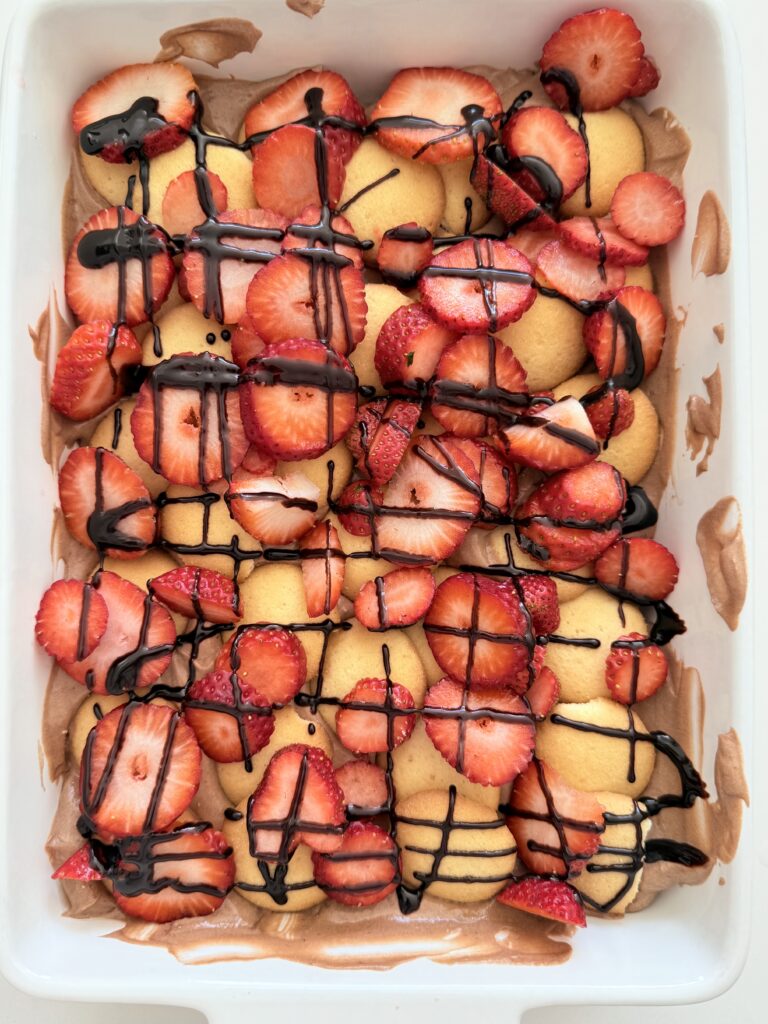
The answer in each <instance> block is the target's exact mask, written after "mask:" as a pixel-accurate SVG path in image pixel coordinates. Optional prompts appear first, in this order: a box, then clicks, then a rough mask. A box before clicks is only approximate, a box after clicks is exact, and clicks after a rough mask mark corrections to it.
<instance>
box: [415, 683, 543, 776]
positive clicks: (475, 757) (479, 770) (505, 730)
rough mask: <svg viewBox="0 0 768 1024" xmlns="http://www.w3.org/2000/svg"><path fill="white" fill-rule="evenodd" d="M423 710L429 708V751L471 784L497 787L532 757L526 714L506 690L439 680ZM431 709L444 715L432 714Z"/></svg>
mask: <svg viewBox="0 0 768 1024" xmlns="http://www.w3.org/2000/svg"><path fill="white" fill-rule="evenodd" d="M424 707H425V708H427V709H430V710H429V711H425V714H424V727H425V729H426V731H427V736H429V738H430V739H431V740H432V743H433V744H434V746H435V749H436V750H438V751H439V752H440V753H441V754H442V756H443V757H444V758H445V760H446V761H447V762H448V764H450V765H451V766H452V767H453V768H455V769H456V771H458V772H461V774H462V775H464V776H466V778H468V779H469V780H470V781H471V782H477V783H479V784H480V785H481V786H502V785H504V784H505V783H507V782H511V781H512V779H514V778H516V777H517V776H518V775H519V774H520V772H521V771H523V770H524V769H525V767H526V765H527V764H528V762H529V761H530V760H531V757H532V756H533V748H534V744H535V732H534V728H533V724H532V722H531V720H530V714H529V712H528V709H527V708H526V706H525V704H524V703H523V701H522V700H521V699H520V698H519V697H516V696H514V694H512V693H510V692H509V691H508V690H485V689H484V690H477V691H474V690H468V689H467V688H465V687H464V686H462V684H461V683H458V682H457V681H456V680H455V679H441V680H440V682H439V683H435V685H434V686H431V687H430V688H429V690H428V691H427V695H426V697H425V699H424ZM435 709H437V710H438V711H440V712H445V714H439V715H437V714H435V713H434V711H435ZM483 711H487V712H488V714H487V715H483V713H482V712H483ZM451 712H453V714H452V713H451Z"/></svg>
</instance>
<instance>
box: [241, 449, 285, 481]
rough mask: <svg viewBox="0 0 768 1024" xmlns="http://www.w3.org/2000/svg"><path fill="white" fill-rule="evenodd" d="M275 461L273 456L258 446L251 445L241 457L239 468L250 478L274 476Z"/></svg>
mask: <svg viewBox="0 0 768 1024" xmlns="http://www.w3.org/2000/svg"><path fill="white" fill-rule="evenodd" d="M276 467H277V459H276V458H275V457H274V455H270V454H269V453H268V452H265V451H262V450H261V448H259V446H258V445H255V444H252V445H251V446H250V447H249V448H248V451H247V452H246V453H245V455H244V456H243V461H242V462H241V463H240V466H239V468H240V469H242V470H243V471H244V472H246V473H250V474H251V476H274V472H275V469H276Z"/></svg>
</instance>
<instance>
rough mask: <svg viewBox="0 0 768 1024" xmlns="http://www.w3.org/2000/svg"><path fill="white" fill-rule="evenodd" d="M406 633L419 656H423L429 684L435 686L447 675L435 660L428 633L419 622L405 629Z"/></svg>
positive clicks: (422, 661) (422, 659)
mask: <svg viewBox="0 0 768 1024" xmlns="http://www.w3.org/2000/svg"><path fill="white" fill-rule="evenodd" d="M405 635H406V636H407V637H408V639H409V640H410V641H411V643H412V644H413V646H414V647H415V648H416V650H417V652H418V655H419V658H421V664H422V665H423V666H424V674H425V675H426V677H427V686H434V684H435V683H439V682H440V680H441V679H442V678H443V677H444V676H445V672H443V670H442V669H441V668H440V666H439V665H438V664H437V662H436V661H435V656H434V655H433V654H432V648H431V647H430V646H429V641H428V640H427V634H426V633H425V632H424V627H423V626H422V624H421V623H420V622H417V623H416V625H414V626H409V627H408V628H407V629H406V630H405Z"/></svg>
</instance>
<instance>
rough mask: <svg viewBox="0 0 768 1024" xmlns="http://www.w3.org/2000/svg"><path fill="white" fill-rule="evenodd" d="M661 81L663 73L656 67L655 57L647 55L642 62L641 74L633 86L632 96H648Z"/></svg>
mask: <svg viewBox="0 0 768 1024" xmlns="http://www.w3.org/2000/svg"><path fill="white" fill-rule="evenodd" d="M660 81H661V72H660V71H659V69H658V68H657V67H656V64H655V62H654V59H653V57H649V56H648V55H647V54H645V55H644V56H643V57H642V58H641V60H640V74H639V75H638V76H637V80H636V82H635V84H634V85H633V86H632V89H631V91H630V94H629V95H630V96H647V95H648V93H649V92H651V90H653V89H655V88H656V86H657V85H658V84H659V82H660Z"/></svg>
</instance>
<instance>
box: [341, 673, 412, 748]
mask: <svg viewBox="0 0 768 1024" xmlns="http://www.w3.org/2000/svg"><path fill="white" fill-rule="evenodd" d="M413 706H414V704H413V697H412V696H411V692H410V690H408V689H407V688H406V687H405V686H401V685H400V683H393V682H390V681H389V680H387V679H361V680H360V681H359V682H358V683H356V684H355V686H354V688H353V689H352V690H350V692H349V693H348V694H347V695H346V697H344V698H343V699H342V702H341V705H340V707H339V709H338V711H337V712H336V734H337V736H338V738H339V741H340V742H341V743H343V745H344V746H345V747H346V748H347V750H351V751H352V753H353V754H377V753H383V752H384V751H387V750H394V749H395V747H399V746H400V744H401V743H404V742H405V741H406V740H407V739H408V737H409V736H410V735H411V733H412V732H413V727H414V725H415V724H416V716H415V715H409V714H403V713H402V712H407V711H410V709H411V708H413ZM367 708H371V710H370V711H368V710H366V709H367Z"/></svg>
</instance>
